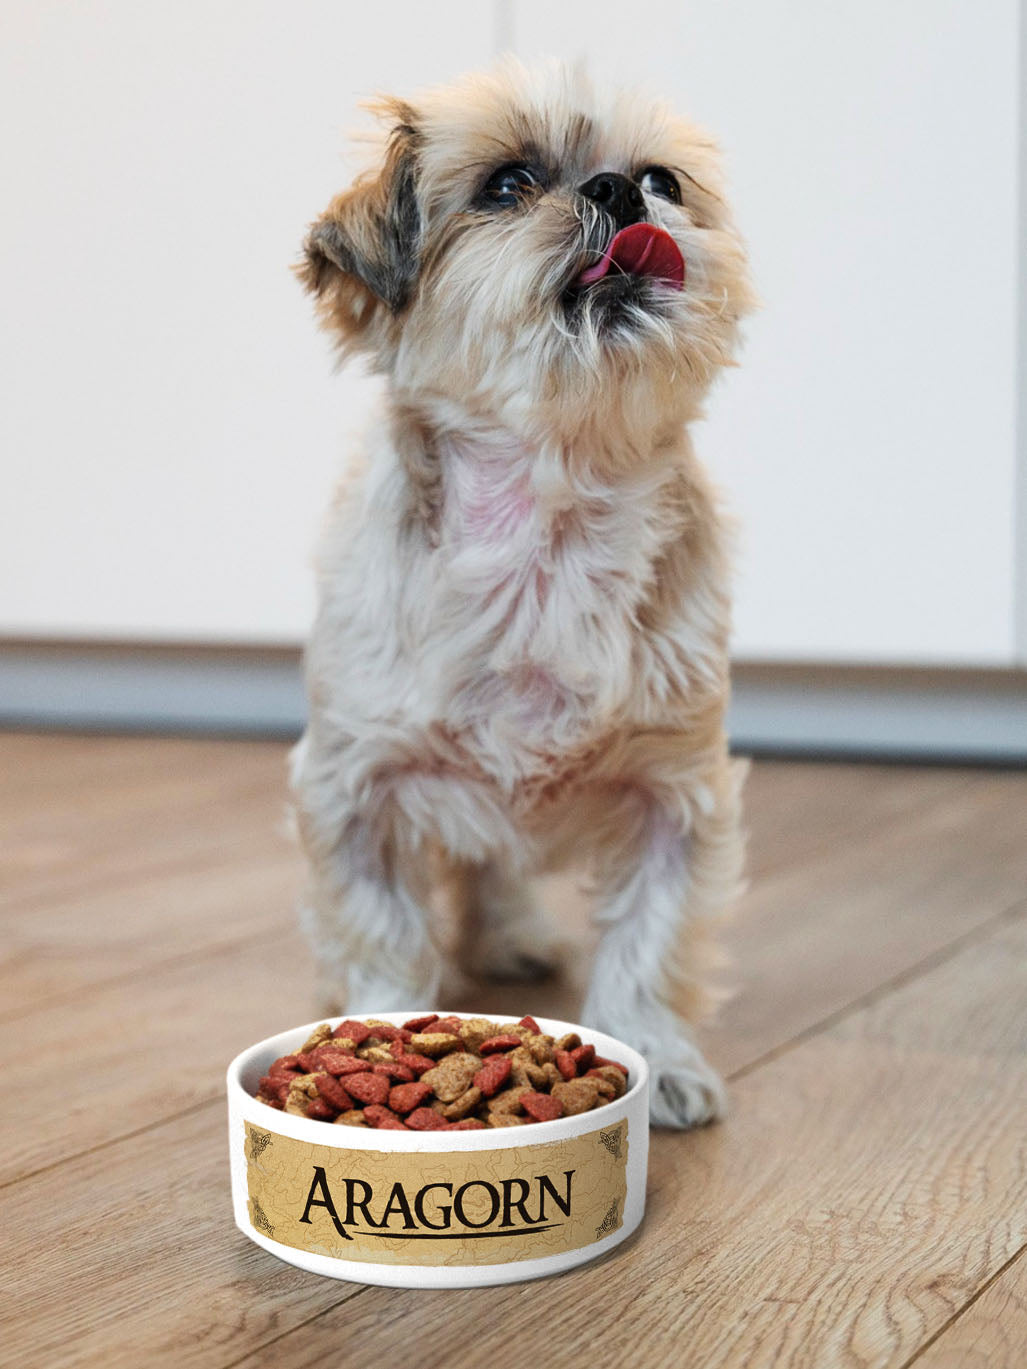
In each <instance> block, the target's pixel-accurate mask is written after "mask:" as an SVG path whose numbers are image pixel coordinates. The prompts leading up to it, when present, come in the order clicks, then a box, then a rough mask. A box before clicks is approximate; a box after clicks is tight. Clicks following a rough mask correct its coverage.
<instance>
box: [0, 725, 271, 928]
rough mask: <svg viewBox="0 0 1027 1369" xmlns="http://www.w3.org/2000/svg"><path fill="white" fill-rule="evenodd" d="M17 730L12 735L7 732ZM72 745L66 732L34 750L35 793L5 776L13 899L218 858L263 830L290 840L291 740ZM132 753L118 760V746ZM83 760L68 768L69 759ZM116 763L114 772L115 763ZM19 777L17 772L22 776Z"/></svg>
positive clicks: (4, 836) (3, 816)
mask: <svg viewBox="0 0 1027 1369" xmlns="http://www.w3.org/2000/svg"><path fill="white" fill-rule="evenodd" d="M5 740H9V739H5ZM94 740H95V741H96V743H97V746H96V748H95V749H93V750H90V749H88V748H87V749H86V750H84V751H80V750H78V749H77V748H76V747H72V749H71V751H70V753H68V752H65V751H64V749H63V747H62V746H61V745H60V743H61V742H62V741H63V739H61V738H55V739H52V743H51V744H45V745H44V744H37V746H36V747H35V748H34V749H27V748H22V749H21V750H20V754H21V766H20V768H21V769H28V770H29V771H32V772H35V771H36V770H37V769H38V770H39V772H40V774H39V775H37V776H36V781H35V784H34V786H29V790H30V792H29V793H28V794H27V795H26V794H24V793H22V792H21V786H19V784H18V783H17V782H16V774H17V772H16V771H12V770H11V769H10V768H8V769H7V770H6V771H4V770H2V769H0V774H3V776H4V778H3V784H2V790H3V792H4V801H0V869H2V870H3V872H4V875H3V886H4V900H3V906H4V907H5V908H10V907H12V906H16V905H17V906H22V907H25V906H29V905H30V904H32V903H33V901H34V903H35V906H43V905H44V904H45V903H46V902H48V901H49V900H50V899H53V898H57V897H60V896H62V895H72V894H76V893H81V892H82V891H83V890H85V889H93V888H112V887H116V886H117V884H118V883H119V882H123V881H124V880H126V879H131V878H134V877H136V876H138V875H140V874H145V873H149V872H152V871H155V870H160V869H167V868H170V867H172V866H174V865H176V864H178V865H181V864H184V863H194V862H196V861H202V860H205V859H210V858H216V857H217V855H218V854H219V853H221V852H223V851H225V850H228V849H231V848H232V847H233V846H234V845H235V844H236V843H239V842H243V843H246V842H252V841H253V839H254V836H255V835H257V834H258V833H262V834H263V837H264V840H266V841H267V842H269V843H275V842H278V843H281V844H282V845H283V847H284V844H285V835H284V828H285V816H286V787H285V770H284V756H285V752H284V749H283V748H282V747H281V746H280V745H279V744H270V743H268V744H264V743H242V744H241V745H240V747H239V749H238V750H235V749H234V746H235V744H234V743H225V742H204V743H191V742H181V741H169V740H168V739H152V738H149V739H145V742H144V741H143V740H136V741H133V742H132V743H131V744H130V747H129V750H128V752H127V753H125V752H124V751H123V747H124V746H125V742H124V741H123V740H122V739H117V740H116V741H111V740H110V739H107V740H106V749H103V748H102V747H101V746H100V745H99V743H100V739H94ZM112 752H113V754H115V755H121V756H123V757H124V766H123V767H121V768H118V767H113V768H112V767H111V765H110V754H111V753H112ZM69 754H70V756H71V757H72V759H76V760H77V761H78V762H80V764H78V765H76V766H73V767H72V768H73V770H74V773H72V774H70V775H69V774H67V773H65V770H64V768H63V764H62V762H63V759H64V758H65V757H67V756H68V755H69ZM112 771H113V773H112ZM12 775H14V776H15V780H14V781H13V782H12Z"/></svg>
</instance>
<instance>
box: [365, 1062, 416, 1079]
mask: <svg viewBox="0 0 1027 1369" xmlns="http://www.w3.org/2000/svg"><path fill="white" fill-rule="evenodd" d="M371 1073H372V1074H384V1075H385V1077H386V1079H391V1080H392V1081H393V1082H394V1083H398V1084H409V1083H410V1081H411V1079H413V1077H414V1072H413V1070H412V1069H410V1067H409V1066H408V1065H403V1064H401V1063H400V1062H399V1061H398V1060H394V1061H393V1062H392V1064H391V1065H372V1066H371Z"/></svg>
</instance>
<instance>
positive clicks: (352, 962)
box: [301, 821, 442, 1013]
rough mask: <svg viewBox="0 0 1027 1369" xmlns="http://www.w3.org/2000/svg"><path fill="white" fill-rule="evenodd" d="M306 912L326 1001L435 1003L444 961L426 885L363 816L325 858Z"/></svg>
mask: <svg viewBox="0 0 1027 1369" xmlns="http://www.w3.org/2000/svg"><path fill="white" fill-rule="evenodd" d="M312 874H313V877H312V879H311V882H310V886H309V888H308V893H307V898H306V901H305V905H304V908H303V911H302V918H301V920H302V923H303V928H304V931H305V932H306V934H307V938H308V940H309V942H310V945H311V948H312V950H313V952H314V958H315V961H316V964H317V970H318V982H319V989H320V997H321V1001H322V1006H323V1008H324V1009H325V1010H328V1011H336V1012H350V1013H375V1012H391V1011H396V1010H402V1009H407V1008H409V1009H410V1010H411V1011H413V1010H416V1009H420V1008H431V1007H433V1006H434V1005H435V1004H436V1003H437V1002H438V993H439V985H440V982H441V979H442V960H441V957H440V955H439V953H438V951H437V950H436V948H435V946H434V945H433V943H432V940H431V938H430V935H429V931H428V915H427V912H426V910H425V904H426V899H425V897H424V890H423V889H422V888H420V887H419V885H420V881H419V880H418V879H416V878H415V875H414V871H413V870H412V869H411V868H405V863H404V862H403V861H401V860H399V859H398V858H397V854H396V852H395V849H394V848H391V847H390V845H389V844H384V845H383V844H382V843H381V842H379V841H378V840H377V839H376V838H375V837H374V835H373V833H372V832H371V830H370V829H369V828H368V827H367V826H365V825H364V824H363V823H361V822H359V821H351V822H350V823H348V824H347V827H346V830H345V834H344V836H343V838H342V839H341V840H340V841H339V843H338V845H337V847H336V848H335V850H334V852H333V853H332V856H331V857H330V858H329V859H328V860H320V861H318V863H317V867H316V869H315V870H314V871H313V872H312Z"/></svg>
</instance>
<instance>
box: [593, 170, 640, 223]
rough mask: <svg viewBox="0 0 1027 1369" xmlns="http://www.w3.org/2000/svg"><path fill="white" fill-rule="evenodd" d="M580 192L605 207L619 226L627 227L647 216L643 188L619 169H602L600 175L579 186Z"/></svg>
mask: <svg viewBox="0 0 1027 1369" xmlns="http://www.w3.org/2000/svg"><path fill="white" fill-rule="evenodd" d="M578 194H579V195H584V196H585V198H586V199H588V200H592V201H593V202H594V203H595V204H597V205H599V207H600V208H601V209H605V210H606V212H607V213H608V214H609V215H610V216H611V217H612V218H613V221H614V223H615V224H616V225H617V227H618V228H627V226H628V224H629V223H639V222H640V221H641V220H642V219H644V218H645V200H644V199H643V198H642V192H641V190H640V189H639V188H638V186H637V185H636V184H635V182H634V181H631V180H629V179H628V178H627V176H622V175H620V173H619V172H617V171H600V173H599V175H598V176H593V177H592V179H591V180H590V181H586V182H585V184H584V185H581V186H579V187H578Z"/></svg>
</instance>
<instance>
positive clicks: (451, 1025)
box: [431, 1017, 464, 1036]
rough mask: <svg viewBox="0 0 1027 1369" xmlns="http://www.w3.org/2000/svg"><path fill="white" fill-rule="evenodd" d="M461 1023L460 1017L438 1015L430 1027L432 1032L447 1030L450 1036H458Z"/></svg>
mask: <svg viewBox="0 0 1027 1369" xmlns="http://www.w3.org/2000/svg"><path fill="white" fill-rule="evenodd" d="M463 1025H464V1022H463V1018H462V1017H439V1018H437V1019H436V1020H435V1021H434V1022H433V1023H432V1025H431V1029H432V1031H433V1032H447V1033H448V1034H449V1035H450V1036H459V1035H460V1028H461V1027H462V1026H463Z"/></svg>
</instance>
